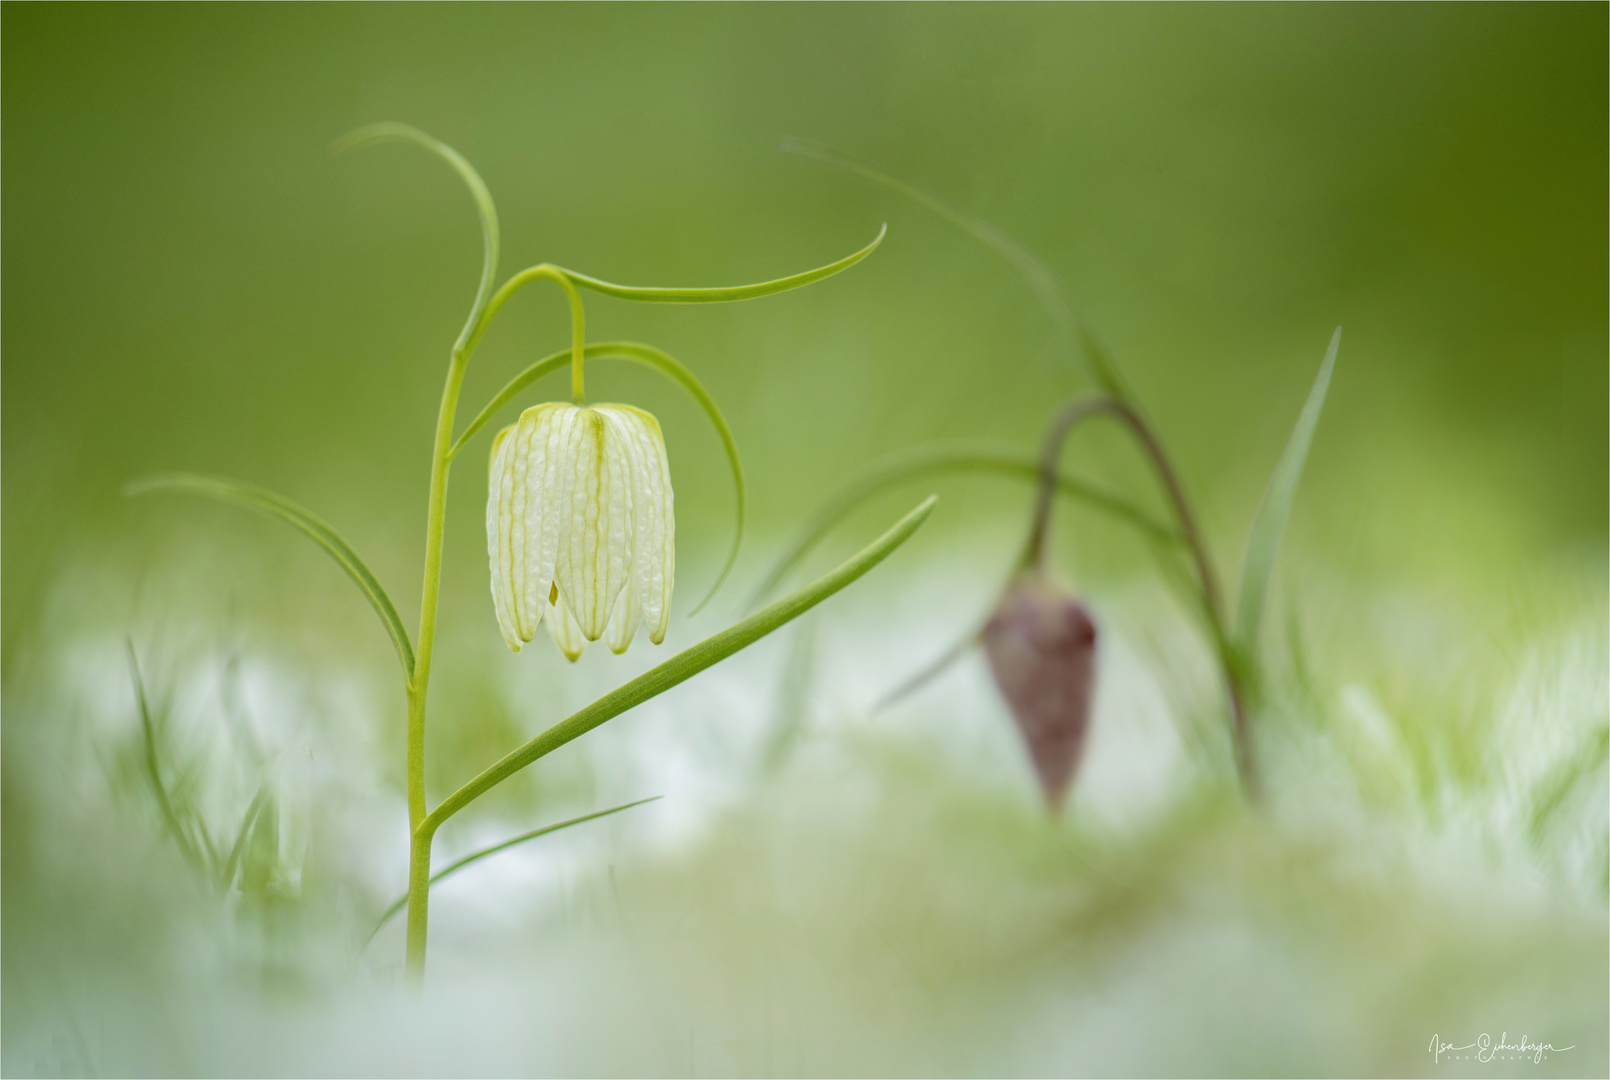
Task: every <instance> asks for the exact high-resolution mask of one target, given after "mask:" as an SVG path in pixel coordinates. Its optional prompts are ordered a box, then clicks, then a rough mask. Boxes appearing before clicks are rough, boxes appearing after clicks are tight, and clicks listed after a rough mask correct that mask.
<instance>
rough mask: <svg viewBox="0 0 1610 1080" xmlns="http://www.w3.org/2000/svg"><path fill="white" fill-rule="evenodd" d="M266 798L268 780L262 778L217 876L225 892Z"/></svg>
mask: <svg viewBox="0 0 1610 1080" xmlns="http://www.w3.org/2000/svg"><path fill="white" fill-rule="evenodd" d="M267 798H268V781H267V780H264V781H263V782H262V784H260V785H259V786H258V788H257V794H256V795H254V796H252V801H251V805H250V806H248V807H246V815H245V816H244V817H242V818H241V819H240V829H239V831H237V832H236V833H235V842H234V843H233V844H232V845H230V848H229V858H228V860H227V861H226V862H225V863H224V868H223V870H222V872H221V873H220V874H219V875H218V876H219V879H220V881H219V884H221V885H222V886H223V887H224V890H225V891H226V892H227V891H228V890H229V887H230V886H232V885H233V884H235V871H236V870H237V869H238V868H239V867H240V857H241V855H242V854H243V853H244V852H245V851H246V838H247V837H248V836H250V835H251V831H252V826H253V825H255V824H257V815H258V814H259V813H260V812H261V811H262V809H263V802H264V800H266V799H267Z"/></svg>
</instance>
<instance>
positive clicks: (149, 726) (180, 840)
mask: <svg viewBox="0 0 1610 1080" xmlns="http://www.w3.org/2000/svg"><path fill="white" fill-rule="evenodd" d="M126 644H127V645H128V650H129V672H130V674H132V675H133V677H134V699H135V702H136V704H137V705H138V707H139V712H140V733H141V735H142V736H143V738H144V741H145V755H144V756H145V773H146V778H147V779H148V780H150V781H151V791H152V793H153V794H154V795H155V796H156V800H157V810H158V811H159V812H160V813H161V814H162V824H163V825H164V826H165V827H166V828H167V830H168V835H169V836H171V837H172V838H173V842H174V843H175V844H178V845H179V851H180V853H181V854H183V855H184V857H185V861H186V862H188V863H189V864H190V865H191V866H193V867H195V868H197V869H201V868H202V860H201V853H200V852H199V851H197V850H196V848H195V845H194V844H193V843H192V842H191V839H190V835H189V833H187V832H186V831H185V830H184V828H183V827H182V826H181V825H180V824H179V817H178V815H177V814H175V813H174V811H173V802H172V801H171V800H170V799H169V798H168V788H167V785H166V784H164V783H163V782H162V767H161V764H160V762H159V761H158V755H157V739H156V724H155V723H154V722H153V721H152V719H151V704H150V701H149V699H148V698H147V697H146V694H145V679H144V678H143V677H141V675H140V658H139V656H138V655H137V654H136V653H135V651H134V639H133V638H128V639H126Z"/></svg>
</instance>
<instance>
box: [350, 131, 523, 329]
mask: <svg viewBox="0 0 1610 1080" xmlns="http://www.w3.org/2000/svg"><path fill="white" fill-rule="evenodd" d="M395 141H401V142H411V143H413V144H415V145H416V146H422V147H424V148H425V149H426V150H429V151H430V152H431V153H433V154H435V155H436V156H437V157H439V158H441V159H442V160H443V161H445V162H447V164H448V165H450V166H452V168H453V171H454V172H456V173H458V175H459V179H461V180H463V181H464V186H465V187H467V188H469V192H470V197H471V198H473V199H474V200H475V209H476V212H477V213H478V214H479V215H480V218H481V283H480V286H479V287H478V288H477V289H476V291H475V303H474V304H473V305H472V306H471V308H470V317H469V320H468V321H467V322H466V323H465V324H464V329H463V331H462V332H461V333H460V334H459V338H458V344H459V347H460V348H462V347H463V346H464V344H465V342H467V341H468V340H469V336H470V334H471V332H472V331H473V330H474V327H475V324H476V321H477V320H478V319H479V318H480V314H481V310H482V309H483V308H484V307H486V303H487V301H488V300H489V299H491V296H492V283H493V279H494V278H496V277H497V270H498V245H499V240H498V211H497V206H496V205H495V204H494V203H493V202H492V193H491V192H490V191H488V190H487V187H486V181H484V180H482V179H481V174H480V173H479V172H477V171H476V170H475V166H474V165H471V164H470V163H469V160H468V159H467V158H465V157H464V155H463V154H460V153H459V152H458V151H457V150H454V149H453V148H452V147H451V146H448V145H447V144H446V143H444V142H442V141H441V140H440V139H437V138H434V137H432V136H431V135H428V134H426V133H425V132H423V131H421V130H419V129H418V128H416V127H414V126H412V125H410V124H401V123H397V122H396V121H390V120H388V121H384V122H382V123H378V124H369V125H367V126H365V127H361V128H358V129H357V130H356V131H349V132H347V133H346V134H345V135H343V136H341V137H340V138H339V139H337V140H335V142H333V143H331V144H330V153H332V154H340V153H343V152H344V151H347V150H351V149H354V148H356V147H360V146H368V145H372V144H374V143H380V142H395Z"/></svg>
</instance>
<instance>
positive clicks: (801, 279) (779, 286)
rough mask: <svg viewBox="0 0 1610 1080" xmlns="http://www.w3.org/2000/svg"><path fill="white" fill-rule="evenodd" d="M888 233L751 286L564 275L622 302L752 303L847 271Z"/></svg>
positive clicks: (870, 252) (881, 231)
mask: <svg viewBox="0 0 1610 1080" xmlns="http://www.w3.org/2000/svg"><path fill="white" fill-rule="evenodd" d="M888 231H889V226H887V225H885V226H883V227H882V228H880V229H879V230H878V235H877V236H875V237H873V238H872V243H870V244H868V245H867V246H866V247H864V248H862V249H861V250H860V251H857V252H855V253H854V254H851V255H846V256H845V257H844V258H842V259H840V260H839V261H838V262H832V263H828V264H827V265H826V266H818V267H817V268H816V269H815V270H806V271H805V272H804V273H801V274H791V275H789V276H788V277H783V278H778V279H777V280H775V281H762V282H760V283H758V284H755V285H732V286H729V287H726V288H713V289H665V288H650V287H639V286H634V285H612V284H610V283H609V282H607V281H599V280H598V279H597V278H592V277H588V276H587V275H586V274H578V273H576V272H575V271H574V270H566V271H565V274H566V275H567V276H568V277H569V278H570V279H571V280H572V281H574V282H575V283H576V284H577V285H580V286H582V287H583V288H587V289H591V290H593V291H594V292H601V293H603V294H604V295H605V296H615V297H619V298H620V299H622V300H643V301H647V302H650V303H661V304H722V303H728V302H731V301H733V300H753V299H754V298H755V297H757V296H770V295H771V294H772V293H780V292H786V291H788V290H789V289H797V288H799V287H800V286H801V285H809V284H811V283H812V282H813V281H821V280H822V279H823V278H827V277H832V276H833V275H834V274H836V273H838V272H839V271H840V270H848V269H849V268H850V267H852V266H854V265H855V264H856V263H858V262H860V261H861V260H862V259H864V258H866V257H867V256H868V255H870V254H872V253H873V252H874V251H876V250H877V247H878V245H879V244H881V243H883V234H884V233H886V232H888Z"/></svg>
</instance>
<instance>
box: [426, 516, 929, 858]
mask: <svg viewBox="0 0 1610 1080" xmlns="http://www.w3.org/2000/svg"><path fill="white" fill-rule="evenodd" d="M937 501H938V496H935V495H930V496H928V498H926V499H924V500H923V501H922V503H921V504H919V505H918V506H917V507H916V509H914V510H912V511H911V512H910V513H909V514H907V515H906V516H905V517H903V518H901V519H900V520H899V521H898V522H896V523H895V524H894V526H893V527H892V528H890V529H889V531H888V532H886V533H884V534H883V535H882V536H880V537H879V538H878V539H877V540H875V541H873V542H872V543H871V544H870V545H868V546H867V547H865V548H863V549H862V550H861V551H860V552H859V553H858V554H857V555H856V556H855V557H854V558H852V559H850V560H849V561H848V562H845V563H843V564H842V565H840V566H839V567H838V568H837V569H835V570H834V571H833V572H832V573H829V574H827V575H825V576H823V577H821V578H818V579H817V580H816V581H814V582H812V583H811V584H810V585H807V586H805V587H804V588H803V589H799V590H798V591H796V592H793V593H790V594H789V595H788V596H786V597H784V598H783V599H781V600H779V601H777V603H775V604H773V605H771V606H770V607H768V608H766V609H765V610H764V611H761V612H758V613H757V614H754V615H751V616H750V617H749V618H747V619H745V620H743V621H742V622H740V623H738V624H736V625H735V626H731V627H728V628H727V629H726V630H723V631H722V632H721V633H719V634H716V635H714V636H712V637H709V638H706V639H705V640H704V641H701V642H700V643H699V644H697V645H695V646H693V648H691V649H687V650H685V651H683V652H680V653H678V654H677V655H675V656H673V657H672V658H671V659H669V660H667V661H666V662H665V663H663V664H661V665H659V666H658V667H656V668H653V669H652V670H650V671H647V672H645V673H644V674H642V675H639V676H638V677H637V678H635V679H633V680H632V681H631V682H629V683H627V684H626V685H625V686H621V687H618V688H617V689H615V690H613V691H611V692H610V693H608V694H605V695H604V696H603V697H601V698H599V699H598V700H597V701H595V702H593V703H592V704H591V705H589V706H587V707H586V708H585V709H582V710H581V711H580V712H578V713H576V714H574V715H573V716H571V717H570V718H569V719H566V720H561V721H560V722H559V723H557V724H555V725H554V726H553V727H551V728H549V729H548V730H547V731H544V732H543V733H542V734H540V735H538V736H537V737H536V738H534V739H531V740H530V741H529V742H527V743H526V744H525V745H523V746H521V747H519V748H518V749H516V750H514V751H511V752H510V753H508V754H506V755H505V756H504V757H503V758H502V760H500V761H498V762H496V763H494V764H493V765H491V766H489V767H488V768H486V769H485V770H483V771H482V772H481V774H480V775H479V776H477V777H476V778H475V779H473V780H471V781H470V782H469V783H467V784H465V785H464V786H463V787H461V788H459V789H458V790H457V791H455V792H454V793H453V794H451V795H449V796H448V797H447V798H446V799H444V800H442V802H441V804H440V805H438V806H437V807H436V809H434V810H432V811H431V812H430V813H429V814H428V815H427V816H426V818H425V820H424V821H423V822H421V823H420V826H419V829H420V830H421V831H424V832H425V833H426V835H430V834H432V833H434V832H435V831H436V830H437V829H438V828H440V827H441V825H442V823H443V822H444V821H446V820H447V819H448V818H450V817H452V816H453V815H454V814H456V813H458V812H459V811H460V810H462V809H464V808H465V807H466V806H468V805H469V804H470V803H472V802H474V801H475V800H476V799H478V798H480V797H481V796H482V795H484V794H485V793H486V792H488V791H490V790H491V789H492V788H493V787H495V786H497V785H498V784H500V783H502V782H503V781H504V780H506V779H508V778H509V777H510V776H513V775H514V774H515V773H517V772H519V771H520V770H521V769H523V768H525V767H526V766H527V765H530V764H531V763H532V762H533V761H536V760H537V759H539V758H541V757H543V756H545V755H547V754H550V753H552V752H553V751H555V750H557V749H559V747H561V746H563V745H565V744H566V743H568V742H570V741H571V740H572V739H576V738H579V737H580V736H582V735H585V734H586V733H587V732H589V731H591V730H592V729H593V728H595V727H598V726H599V725H600V724H603V723H605V722H606V721H609V720H612V719H614V718H615V717H617V716H619V715H620V714H621V713H623V712H626V711H627V710H628V709H631V708H634V707H635V706H638V705H641V704H642V703H643V702H645V701H648V700H649V699H650V698H653V697H655V696H657V695H659V694H662V693H664V692H665V691H667V690H669V689H671V687H673V686H676V685H677V684H678V683H682V682H686V681H687V680H688V679H691V678H693V676H695V675H697V674H699V672H701V671H703V670H705V669H706V668H708V667H711V666H712V665H714V664H717V663H719V662H721V661H722V660H725V659H726V658H727V657H729V656H731V655H732V654H733V653H735V652H738V651H739V650H740V649H743V648H746V647H747V646H749V645H752V644H754V643H755V642H757V641H759V640H760V639H761V638H763V637H765V636H766V635H767V634H769V633H771V632H772V631H773V630H776V629H777V628H778V627H780V626H784V625H786V624H787V623H789V622H791V621H792V620H794V619H796V618H798V617H799V616H801V615H803V614H805V612H807V611H809V610H810V609H811V608H813V607H815V606H816V605H817V604H820V603H821V602H822V601H823V600H826V599H827V598H828V597H830V596H832V595H833V594H834V593H836V592H838V591H839V590H840V589H843V588H844V587H845V586H847V585H849V584H851V583H852V582H854V581H856V580H858V579H859V578H860V577H861V576H862V575H863V574H865V573H866V572H867V571H869V570H871V569H872V568H873V567H874V566H876V565H878V564H879V563H880V562H882V561H883V560H884V559H886V558H888V557H889V556H890V555H891V554H893V553H894V551H895V549H896V548H898V547H899V546H900V545H901V544H903V543H905V542H906V541H907V540H909V539H910V538H911V534H912V533H914V532H916V531H917V528H918V526H920V525H921V524H922V523H923V522H924V521H926V520H927V518H928V515H929V514H931V513H932V512H933V509H934V503H935V502H937Z"/></svg>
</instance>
